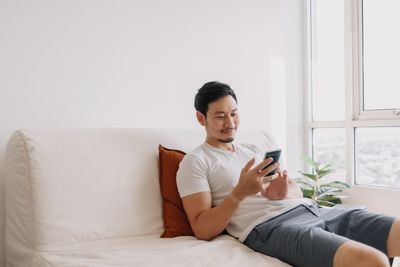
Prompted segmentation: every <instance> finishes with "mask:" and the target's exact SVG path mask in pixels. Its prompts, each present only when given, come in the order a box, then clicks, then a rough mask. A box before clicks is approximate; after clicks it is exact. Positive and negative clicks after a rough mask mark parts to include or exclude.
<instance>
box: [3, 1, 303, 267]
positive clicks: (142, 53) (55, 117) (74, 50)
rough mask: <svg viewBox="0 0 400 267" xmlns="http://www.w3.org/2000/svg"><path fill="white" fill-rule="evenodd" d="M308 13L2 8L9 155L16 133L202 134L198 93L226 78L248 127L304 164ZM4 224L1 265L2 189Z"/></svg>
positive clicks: (143, 4) (116, 4) (185, 6)
mask: <svg viewBox="0 0 400 267" xmlns="http://www.w3.org/2000/svg"><path fill="white" fill-rule="evenodd" d="M302 11H303V1H302V0H298V1H294V0H253V1H244V0H242V1H240V0H236V1H235V0H197V1H194V0H192V1H191V0H169V1H164V0H136V1H132V0H129V1H128V0H119V1H112V0H60V1H54V0H37V1H28V0H0V155H3V153H4V147H5V145H6V142H7V139H8V137H9V136H10V135H11V134H12V132H13V131H14V130H16V129H18V128H56V127H57V128H60V127H62V128H67V127H137V126H143V127H183V128H190V127H198V126H197V123H196V121H195V118H194V110H193V96H194V94H195V91H196V89H197V88H199V87H200V86H201V85H202V84H203V83H204V82H206V81H209V80H220V81H224V82H227V83H229V84H231V86H232V87H233V88H234V89H235V90H236V92H237V95H238V98H239V104H240V106H239V107H240V112H241V118H242V128H265V129H271V131H272V132H273V133H274V134H275V135H276V137H277V139H278V141H279V142H280V143H281V145H282V146H284V147H287V148H288V149H289V152H290V153H287V155H290V156H288V157H287V158H288V159H290V158H294V159H296V160H297V158H296V157H297V156H296V155H297V153H300V150H301V144H300V143H298V142H297V141H296V139H297V138H298V140H301V138H300V133H301V131H302V129H301V123H299V122H298V121H297V120H300V118H301V116H300V115H299V114H301V113H300V111H301V108H298V105H297V104H296V103H297V100H298V99H299V100H301V96H299V95H298V92H299V91H300V89H301V87H302V84H303V81H302V71H303V70H302V62H303V61H302V60H303V59H302V51H303V47H302V34H303V30H302V21H303V18H302ZM287 95H294V96H295V98H294V99H293V98H292V99H291V100H290V101H291V102H290V103H289V104H291V105H290V108H289V107H288V106H287V104H288V101H289V100H287V98H285V96H287ZM272 97H274V99H276V100H277V101H272ZM278 100H279V101H278ZM286 115H287V117H289V118H291V119H290V120H288V119H287V118H286V117H285V116H286ZM286 132H290V133H291V136H290V139H289V138H288V137H287V135H286ZM288 140H290V141H288ZM0 162H1V159H0ZM288 167H289V170H290V168H291V169H293V170H294V171H296V170H297V169H298V167H297V163H291V164H289V165H288ZM0 218H1V219H0V259H2V260H1V261H0V266H1V265H2V264H1V263H2V262H4V257H5V255H4V252H3V249H4V245H3V243H4V230H3V229H4V219H3V218H4V192H3V180H2V179H0Z"/></svg>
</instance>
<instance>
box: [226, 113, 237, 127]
mask: <svg viewBox="0 0 400 267" xmlns="http://www.w3.org/2000/svg"><path fill="white" fill-rule="evenodd" d="M234 125H235V121H234V118H233V117H231V116H227V117H226V119H225V125H224V126H225V127H232V126H234Z"/></svg>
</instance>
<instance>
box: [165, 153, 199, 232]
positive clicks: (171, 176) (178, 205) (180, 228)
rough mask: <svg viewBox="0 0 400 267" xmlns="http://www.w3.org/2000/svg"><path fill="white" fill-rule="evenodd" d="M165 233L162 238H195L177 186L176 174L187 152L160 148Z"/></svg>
mask: <svg viewBox="0 0 400 267" xmlns="http://www.w3.org/2000/svg"><path fill="white" fill-rule="evenodd" d="M158 152H159V168H160V187H161V195H162V201H163V203H162V205H163V219H164V226H165V231H164V233H162V235H161V237H176V236H184V235H189V236H193V235H194V234H193V231H192V228H191V227H190V223H189V220H188V218H187V216H186V213H185V211H184V209H183V205H182V200H181V198H180V196H179V193H178V188H177V186H176V172H177V171H178V168H179V163H180V162H181V160H182V159H183V157H184V156H185V155H186V153H185V152H182V151H179V150H174V149H168V148H165V147H163V146H162V145H159V146H158Z"/></svg>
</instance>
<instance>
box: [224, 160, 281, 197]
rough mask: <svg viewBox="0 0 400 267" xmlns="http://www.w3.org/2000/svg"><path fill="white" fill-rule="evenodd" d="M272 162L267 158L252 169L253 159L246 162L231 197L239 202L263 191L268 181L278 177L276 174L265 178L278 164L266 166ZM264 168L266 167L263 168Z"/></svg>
mask: <svg viewBox="0 0 400 267" xmlns="http://www.w3.org/2000/svg"><path fill="white" fill-rule="evenodd" d="M272 160H273V159H272V158H267V159H265V160H263V161H262V162H261V163H259V164H258V165H257V166H255V167H253V165H254V162H255V159H254V158H252V159H251V160H250V161H249V162H247V163H246V165H245V166H244V168H243V169H242V171H241V173H240V178H239V182H238V184H237V185H236V186H235V187H234V188H233V190H232V193H231V196H232V197H233V198H234V199H235V200H236V201H238V202H240V201H242V200H243V199H244V198H246V197H248V196H251V195H255V194H257V193H258V192H260V191H261V190H262V189H263V188H264V189H265V188H266V187H268V186H269V183H270V181H272V180H273V179H275V178H276V177H277V176H278V173H275V174H274V175H270V176H265V175H267V174H268V173H270V172H271V171H273V170H275V169H276V168H277V167H278V164H276V163H275V164H272V165H271V166H268V164H270V163H271V162H272ZM266 166H268V167H267V168H265V167H266ZM252 167H253V168H252ZM263 168H265V169H263Z"/></svg>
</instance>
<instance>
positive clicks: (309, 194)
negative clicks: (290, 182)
mask: <svg viewBox="0 0 400 267" xmlns="http://www.w3.org/2000/svg"><path fill="white" fill-rule="evenodd" d="M301 192H303V197H306V198H311V199H313V196H314V190H307V189H303V188H301Z"/></svg>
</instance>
